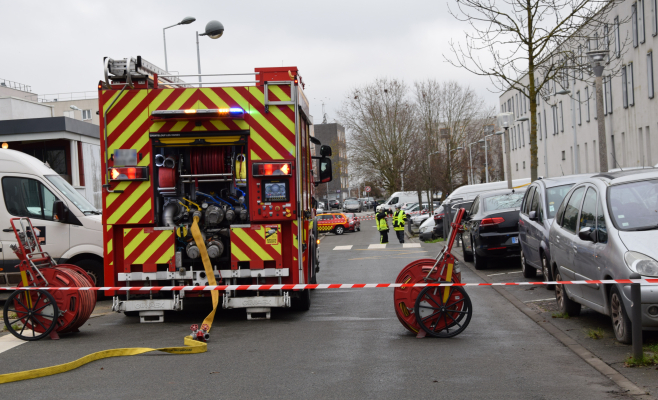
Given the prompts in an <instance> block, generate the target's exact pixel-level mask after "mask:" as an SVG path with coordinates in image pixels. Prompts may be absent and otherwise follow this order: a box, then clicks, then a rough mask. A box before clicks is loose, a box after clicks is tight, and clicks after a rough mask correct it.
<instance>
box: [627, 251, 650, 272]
mask: <svg viewBox="0 0 658 400" xmlns="http://www.w3.org/2000/svg"><path fill="white" fill-rule="evenodd" d="M624 261H626V265H628V268H630V269H631V270H632V271H633V272H637V273H638V274H640V275H643V276H658V261H656V260H654V259H653V258H651V257H649V256H645V255H644V254H642V253H637V252H635V251H629V252H627V253H626V254H624Z"/></svg>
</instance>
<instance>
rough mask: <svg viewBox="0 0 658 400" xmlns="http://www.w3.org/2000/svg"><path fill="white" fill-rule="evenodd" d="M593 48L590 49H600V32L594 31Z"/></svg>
mask: <svg viewBox="0 0 658 400" xmlns="http://www.w3.org/2000/svg"><path fill="white" fill-rule="evenodd" d="M592 47H593V48H592V49H589V50H590V51H592V50H598V49H599V33H598V32H594V38H592Z"/></svg>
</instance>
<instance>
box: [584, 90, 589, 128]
mask: <svg viewBox="0 0 658 400" xmlns="http://www.w3.org/2000/svg"><path fill="white" fill-rule="evenodd" d="M585 98H586V99H587V100H586V101H587V113H586V114H585V115H586V116H587V118H586V119H585V121H587V122H589V86H585Z"/></svg>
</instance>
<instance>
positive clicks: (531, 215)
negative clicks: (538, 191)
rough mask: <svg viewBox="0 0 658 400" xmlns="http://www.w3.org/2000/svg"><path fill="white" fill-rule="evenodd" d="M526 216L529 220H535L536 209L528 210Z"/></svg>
mask: <svg viewBox="0 0 658 400" xmlns="http://www.w3.org/2000/svg"><path fill="white" fill-rule="evenodd" d="M528 218H530V221H537V211H530V213H529V214H528Z"/></svg>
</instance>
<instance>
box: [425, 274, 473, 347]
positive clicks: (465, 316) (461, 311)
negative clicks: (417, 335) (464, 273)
mask: <svg viewBox="0 0 658 400" xmlns="http://www.w3.org/2000/svg"><path fill="white" fill-rule="evenodd" d="M446 292H447V293H446ZM446 297H447V301H444V299H445V298H446ZM414 314H415V317H416V321H417V323H418V325H419V326H420V327H421V329H422V330H424V331H425V332H426V333H427V334H428V335H430V336H433V337H440V338H450V337H453V336H457V335H459V334H460V333H462V332H463V331H464V329H466V327H467V326H468V324H469V323H470V322H471V316H472V314H473V306H472V305H471V299H470V297H468V294H466V291H465V290H464V288H462V287H460V286H444V287H436V286H434V287H431V286H429V287H426V288H424V289H423V290H421V292H420V295H419V296H418V298H417V299H416V304H415V305H414Z"/></svg>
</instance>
